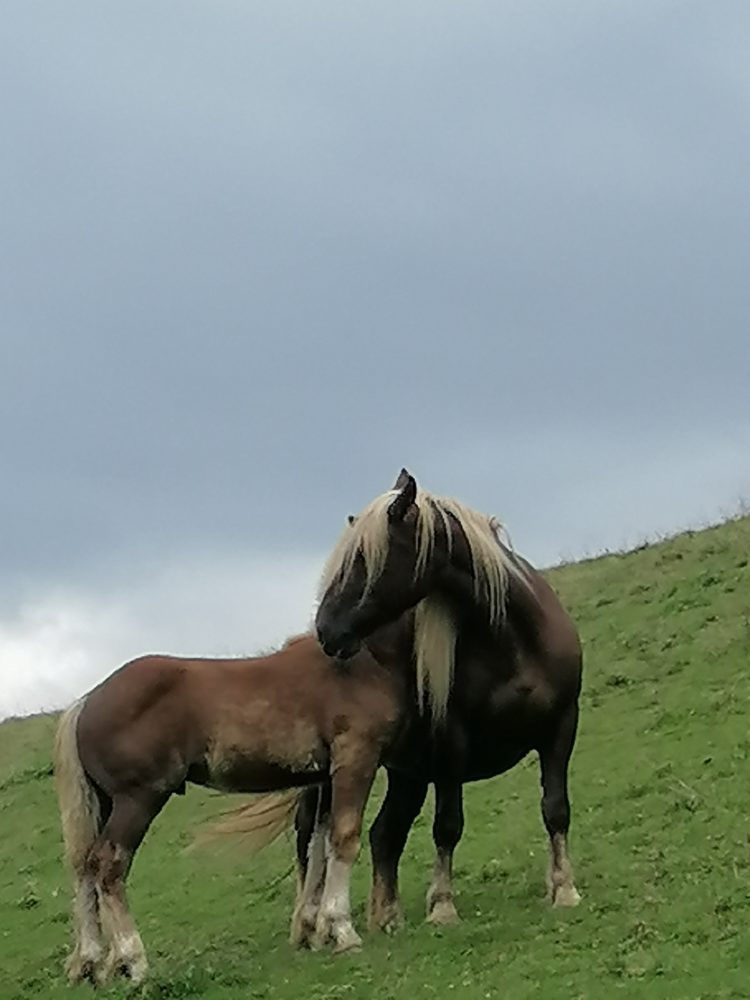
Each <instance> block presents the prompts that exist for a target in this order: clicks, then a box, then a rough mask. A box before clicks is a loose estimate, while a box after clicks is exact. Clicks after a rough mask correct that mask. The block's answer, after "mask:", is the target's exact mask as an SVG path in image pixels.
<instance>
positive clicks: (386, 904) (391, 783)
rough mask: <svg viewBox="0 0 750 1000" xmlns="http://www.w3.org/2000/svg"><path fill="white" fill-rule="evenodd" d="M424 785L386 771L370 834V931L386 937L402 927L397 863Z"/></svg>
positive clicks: (421, 798) (424, 789) (419, 804)
mask: <svg viewBox="0 0 750 1000" xmlns="http://www.w3.org/2000/svg"><path fill="white" fill-rule="evenodd" d="M426 795H427V782H426V781H423V780H422V779H421V778H412V777H410V776H409V775H406V774H403V773H402V772H400V771H388V791H387V792H386V796H385V799H384V800H383V805H382V806H381V807H380V812H379V813H378V815H377V817H376V819H375V822H374V823H373V824H372V828H371V830H370V851H371V854H372V890H371V892H370V903H369V925H370V929H371V930H381V931H385V932H386V933H388V934H390V933H392V932H393V931H395V930H398V928H399V927H400V926H401V924H402V923H403V912H402V909H401V902H400V900H399V895H398V863H399V861H400V859H401V855H402V854H403V851H404V847H405V846H406V838H407V837H408V836H409V830H411V827H412V824H413V823H414V820H415V819H416V817H417V816H418V815H419V812H420V810H421V808H422V806H423V805H424V800H425V797H426Z"/></svg>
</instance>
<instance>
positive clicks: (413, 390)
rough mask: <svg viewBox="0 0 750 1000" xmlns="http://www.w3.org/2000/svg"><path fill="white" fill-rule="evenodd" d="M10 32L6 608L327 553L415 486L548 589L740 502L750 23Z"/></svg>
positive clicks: (506, 15) (226, 11)
mask: <svg viewBox="0 0 750 1000" xmlns="http://www.w3.org/2000/svg"><path fill="white" fill-rule="evenodd" d="M6 28H7V29H8V31H7V32H6V36H5V41H4V42H3V50H4V51H3V52H2V58H1V59H0V67H1V68H0V77H2V79H1V80H0V84H1V85H0V104H1V105H2V108H1V114H0V119H1V120H2V123H3V124H2V128H3V132H4V146H5V148H6V155H5V156H4V157H3V159H2V163H1V164H0V175H1V176H0V191H1V192H2V194H0V197H1V198H2V200H3V207H2V218H3V231H2V236H1V237H0V253H2V260H1V261H0V267H1V270H2V279H0V280H2V283H3V287H2V301H3V326H4V335H3V341H4V350H3V353H4V355H5V357H4V361H3V364H2V366H1V368H0V410H1V415H2V425H1V426H0V444H1V451H2V464H3V470H2V479H3V489H2V491H0V520H1V522H2V524H3V526H4V528H3V536H4V545H3V548H4V553H3V560H2V570H1V571H0V574H1V575H2V577H3V588H4V590H5V591H6V592H8V593H10V592H11V591H13V590H14V589H17V588H18V587H21V586H23V587H24V588H29V587H30V588H32V590H33V586H34V581H36V580H38V579H49V578H52V579H59V580H66V579H71V580H76V582H78V583H80V582H81V581H85V580H86V579H89V578H92V579H93V576H92V574H94V573H95V571H96V567H97V566H101V565H103V564H106V565H107V566H108V567H110V568H111V567H112V566H114V565H119V566H120V567H122V566H127V565H129V563H130V562H131V561H132V560H133V559H138V558H141V557H143V558H145V557H146V555H150V556H159V555H161V557H163V558H164V559H165V560H167V559H169V558H172V557H176V554H177V553H180V552H186V551H187V552H189V551H191V550H193V549H205V548H207V549H211V548H212V547H213V548H216V549H232V548H235V547H236V548H237V549H247V550H250V549H256V550H268V551H278V550H285V549H286V550H297V551H305V552H318V551H320V550H324V549H325V548H327V547H328V545H329V544H330V542H331V540H332V536H333V534H334V533H335V532H336V531H337V530H338V527H339V525H340V524H341V523H342V520H343V517H344V515H345V514H346V513H347V512H348V511H349V510H350V509H356V508H357V507H358V506H360V505H361V504H362V503H363V502H365V501H366V500H368V499H369V498H370V497H371V496H372V495H373V494H374V493H376V492H379V491H381V490H382V489H385V488H386V487H387V486H389V485H390V482H391V480H392V478H393V476H394V475H395V473H396V472H397V471H398V468H399V467H400V465H401V464H403V463H406V464H408V465H410V466H411V467H413V469H414V471H415V472H416V473H417V474H418V475H421V477H422V478H423V479H424V481H425V483H426V485H427V486H429V487H431V488H433V489H435V490H438V491H445V492H452V493H456V494H458V495H461V496H462V497H464V498H465V499H467V500H469V501H470V502H474V503H476V504H477V505H481V506H484V507H486V508H488V509H492V510H496V511H498V512H499V513H500V514H501V515H504V516H505V517H506V518H507V519H508V521H509V523H510V527H511V530H512V533H513V535H514V537H515V539H516V541H517V543H518V544H519V546H520V547H521V548H523V549H524V550H526V551H531V552H532V554H535V555H538V557H540V558H554V556H555V555H556V554H558V553H560V552H562V551H568V550H573V551H575V550H577V549H580V548H581V547H584V546H585V545H587V544H589V543H591V544H600V543H602V541H607V540H608V539H609V540H610V541H612V542H613V543H615V544H616V543H619V542H620V541H621V539H622V537H623V535H626V534H629V533H632V532H633V531H637V527H638V526H637V525H636V524H631V523H630V522H631V520H632V517H630V514H631V513H632V511H637V512H638V517H639V518H640V519H641V522H640V523H642V525H643V530H651V529H652V528H654V527H662V526H664V527H668V526H669V523H666V522H668V521H669V517H670V516H671V517H672V518H673V521H672V522H671V523H672V524H673V526H677V525H678V524H679V523H681V522H682V520H683V519H684V518H690V517H692V516H702V515H703V513H704V511H708V512H709V513H710V512H711V511H714V510H715V508H716V505H717V504H719V503H723V502H725V501H726V502H731V501H732V500H733V499H734V494H735V491H736V492H739V491H741V490H742V489H747V488H749V484H748V467H747V464H746V460H745V459H744V458H743V456H744V455H746V454H747V450H746V449H747V445H748V443H750V442H749V441H748V410H747V402H746V399H747V396H746V383H747V373H748V370H750V347H749V346H748V338H747V334H746V330H745V324H746V317H747V314H748V306H750V301H749V300H750V285H748V282H747V263H748V260H747V233H748V223H750V218H749V215H750V209H749V207H748V199H747V196H746V178H747V176H748V171H749V170H750V135H749V132H748V116H747V111H746V108H747V100H748V96H750V93H749V92H750V71H748V70H747V67H746V62H745V59H744V56H743V55H742V51H743V46H742V44H741V42H740V39H741V38H742V36H743V34H744V35H745V37H747V30H748V29H750V11H749V10H748V8H747V7H746V5H743V4H729V3H718V4H712V5H710V6H709V5H696V4H682V3H680V4H678V3H666V2H663V3H658V2H657V3H653V2H650V3H645V2H644V3H634V4H633V3H631V4H627V5H603V4H600V3H577V4H576V5H574V6H573V7H570V5H559V4H535V5H533V6H532V5H526V4H502V5H500V4H480V3H462V4H460V5H455V4H440V3H429V4H427V3H420V4H411V5H410V4H399V5H396V4H390V5H388V4H386V5H383V4H378V5H375V6H360V5H358V6H356V7H350V6H344V5H338V6H336V7H329V8H322V7H319V6H317V5H316V6H315V7H313V6H311V5H307V4H284V3H274V4H267V5H245V4H237V3H214V4H211V5H203V4H192V3H184V2H181V3H179V4H169V3H166V4H160V5H158V6H157V7H155V6H154V5H153V4H144V3H130V4H128V5H121V6H119V7H118V8H114V7H112V6H110V5H107V6H101V5H94V4H80V3H67V4H65V5H64V7H63V6H59V5H53V4H28V5H26V4H24V5H21V4H17V5H15V6H14V7H13V9H12V10H10V9H9V10H8V11H6ZM735 466H736V477H735V476H734V473H733V470H734V468H735ZM727 491H731V496H726V495H725V494H726V493H727Z"/></svg>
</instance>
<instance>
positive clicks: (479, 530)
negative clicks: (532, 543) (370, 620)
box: [320, 489, 525, 723]
mask: <svg viewBox="0 0 750 1000" xmlns="http://www.w3.org/2000/svg"><path fill="white" fill-rule="evenodd" d="M398 494H399V491H398V490H396V489H394V490H389V491H388V492H387V493H384V494H383V495H382V496H379V497H376V498H375V500H373V501H372V502H371V503H370V504H368V505H367V507H365V509H364V510H363V511H362V512H361V513H360V514H359V515H358V516H357V517H356V518H354V519H353V521H351V523H350V524H349V525H348V526H347V528H346V529H345V530H344V532H343V534H342V536H341V538H340V539H339V541H338V543H337V545H336V547H335V548H334V550H333V552H332V553H331V555H330V557H329V559H328V561H327V563H326V565H325V568H324V570H323V578H322V581H321V588H320V594H321V596H322V595H323V594H324V593H325V591H326V590H327V589H328V588H329V587H330V586H331V584H333V583H338V585H340V586H343V585H344V584H345V583H346V581H347V579H348V578H349V576H350V574H351V572H352V569H353V567H354V562H355V560H356V558H357V554H358V553H360V552H361V553H362V557H363V559H364V565H365V573H366V581H365V593H367V591H368V589H369V588H370V587H372V585H373V584H374V583H375V581H376V580H377V579H378V577H379V576H380V574H381V573H382V572H383V569H384V567H385V562H386V559H387V556H388V508H389V507H390V505H391V504H392V503H393V501H394V500H395V498H396V497H397V496H398ZM416 506H417V525H416V532H417V557H416V562H415V566H414V575H415V577H416V576H418V575H419V574H420V573H421V572H422V570H423V569H424V567H425V566H426V565H427V563H428V561H429V558H430V555H431V553H432V550H433V547H434V544H435V536H436V533H437V531H438V528H439V526H440V525H441V524H442V525H443V526H444V528H445V531H446V534H447V537H448V539H449V541H450V539H451V537H452V531H451V526H450V518H451V517H453V518H455V520H456V521H457V522H458V524H459V525H460V527H461V529H462V530H463V533H464V535H465V537H466V541H467V543H468V546H469V549H470V551H471V558H472V563H473V566H474V587H475V593H476V596H477V600H478V601H479V602H481V603H483V604H484V605H485V606H486V608H487V614H488V619H489V622H488V624H489V625H490V626H493V627H497V626H499V625H500V624H501V623H502V620H503V616H504V613H505V602H506V597H507V591H508V579H509V576H510V575H511V574H512V575H514V576H518V577H520V578H522V579H523V578H525V573H524V570H523V568H522V567H521V565H520V564H519V563H518V562H516V560H515V559H514V558H513V556H512V554H511V550H510V544H509V541H508V539H507V533H506V532H505V530H504V528H503V526H502V525H501V524H500V522H499V521H498V520H497V519H496V518H494V517H492V518H491V517H488V516H487V515H485V514H480V513H479V512H478V511H475V510H472V509H471V508H470V507H467V506H466V505H465V504H462V503H460V502H459V501H458V500H453V499H450V498H448V497H439V496H435V495H433V494H431V493H427V492H426V491H423V490H420V491H419V492H418V493H417V497H416ZM501 535H502V536H503V537H501ZM456 635H457V632H456V623H455V621H454V620H453V617H452V615H451V613H450V609H449V608H448V607H446V606H445V605H444V604H443V603H442V602H441V601H440V600H439V599H438V598H435V597H426V598H425V599H424V600H422V601H420V602H419V604H418V605H417V607H416V609H415V618H414V663H415V670H416V677H417V691H418V695H419V702H420V707H421V708H422V709H424V707H425V704H429V707H430V713H431V717H432V721H433V723H438V722H440V721H441V720H442V719H444V717H445V713H446V710H447V707H448V697H449V695H450V692H451V687H452V685H453V669H454V662H455V653H456Z"/></svg>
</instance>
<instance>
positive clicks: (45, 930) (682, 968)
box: [0, 518, 750, 1000]
mask: <svg viewBox="0 0 750 1000" xmlns="http://www.w3.org/2000/svg"><path fill="white" fill-rule="evenodd" d="M748 553H750V519H747V518H744V519H737V520H734V521H731V522H728V523H726V524H724V525H721V526H719V527H715V528H711V529H708V530H706V531H702V532H699V533H687V534H684V535H680V536H678V537H675V538H673V539H670V540H668V541H666V542H664V543H661V544H657V545H653V546H649V547H647V548H645V549H643V550H641V551H638V552H635V553H631V554H615V555H610V556H607V557H604V558H600V559H596V560H593V561H586V562H584V563H579V564H573V565H568V566H564V567H559V568H556V569H553V570H551V571H549V573H548V576H549V578H550V579H551V581H552V583H553V585H554V586H555V587H556V588H557V590H558V591H559V592H560V594H561V596H562V598H563V600H564V602H565V603H566V605H567V606H568V607H569V608H570V610H571V611H572V613H573V615H574V617H575V618H576V620H577V622H578V623H579V626H580V629H581V633H582V636H583V640H584V646H585V653H586V669H585V681H584V693H583V698H582V721H581V730H580V737H579V742H578V746H577V749H576V754H575V757H574V763H573V769H572V802H573V810H574V817H573V823H574V826H573V836H572V849H573V852H574V860H575V862H576V866H577V873H578V882H579V884H580V886H581V889H582V891H583V893H584V897H585V898H584V902H583V904H582V906H581V907H580V908H579V909H578V910H577V911H575V912H573V913H570V914H553V913H550V912H548V911H547V909H546V907H545V906H544V903H543V900H542V896H543V875H544V867H545V864H546V845H545V837H544V833H543V829H542V825H541V820H540V817H539V807H538V798H539V794H538V776H537V769H536V763H535V761H533V760H532V759H529V760H528V761H526V762H525V763H524V764H523V765H522V766H520V767H519V768H517V769H516V770H515V771H513V772H512V773H511V774H509V775H506V776H504V777H502V778H499V779H496V780H494V781H491V782H483V783H481V784H477V785H474V786H471V787H470V788H469V789H468V793H467V809H466V813H467V829H466V833H465V836H464V840H463V843H462V845H461V847H460V848H459V853H458V871H457V885H458V888H459V891H460V896H459V907H460V910H461V913H462V915H463V917H464V921H463V923H462V924H461V925H460V926H459V927H457V928H454V929H451V930H450V931H445V932H442V933H441V932H438V931H434V930H432V929H429V928H427V927H426V926H425V925H424V924H423V923H422V919H423V894H424V891H425V889H426V885H427V881H428V875H429V868H430V864H431V855H432V848H431V843H430V836H429V826H430V820H431V804H429V803H428V805H427V807H426V808H425V811H424V813H423V815H422V818H421V819H420V821H419V823H418V826H417V828H416V829H415V832H414V834H413V836H412V839H411V841H410V843H409V846H408V848H407V855H406V861H405V865H404V870H403V877H402V889H403V895H404V900H405V904H406V908H407V917H408V921H409V925H408V927H407V929H406V930H405V932H404V933H403V935H402V936H400V937H399V938H394V939H388V938H382V937H371V936H367V937H366V939H365V951H364V952H363V953H362V954H361V955H359V956H356V957H351V958H344V959H341V960H334V959H331V958H329V957H328V956H321V955H309V954H303V955H297V954H294V953H292V952H291V950H290V949H289V946H288V945H287V943H286V933H287V923H288V918H289V911H290V901H291V896H292V892H293V885H292V880H291V878H289V877H287V878H284V877H283V876H284V873H285V872H286V871H287V870H288V866H289V858H290V845H289V844H285V843H281V844H279V845H276V846H275V847H274V848H272V849H271V851H270V852H269V853H268V854H267V855H266V856H264V857H262V858H261V859H258V860H256V862H255V863H254V864H246V863H245V862H244V861H243V859H242V858H241V857H234V856H232V854H231V853H228V852H227V853H224V854H222V855H219V856H216V855H214V854H206V853H204V854H197V855H187V856H186V855H185V854H183V853H182V851H181V847H182V846H183V845H184V844H185V843H186V842H187V840H188V838H189V835H190V831H191V829H192V828H193V826H194V824H195V823H196V821H200V820H202V819H203V818H205V817H207V816H208V815H210V814H212V813H215V812H217V811H219V810H220V809H221V808H222V807H223V806H224V805H225V803H226V800H225V799H222V798H221V797H219V796H215V795H211V794H210V793H205V792H202V791H200V790H191V791H190V793H189V794H188V796H186V798H185V799H184V800H175V801H174V803H173V804H170V806H169V807H168V808H167V809H166V810H165V813H164V814H163V815H162V817H160V819H159V820H158V821H157V823H156V824H155V828H154V830H153V832H152V833H151V834H150V835H149V837H148V839H147V842H146V844H145V845H144V847H143V849H142V851H141V853H140V854H139V857H138V860H137V862H136V865H135V869H134V872H133V877H132V881H131V893H130V895H131V902H132V906H133V909H134V912H135V914H136V917H137V919H138V921H139V924H140V926H141V930H142V932H143V935H144V939H145V942H146V946H147V948H148V949H149V952H150V957H151V960H152V967H153V976H152V979H151V981H150V982H149V983H148V985H147V986H146V987H145V989H144V991H143V992H142V993H139V995H140V996H143V997H145V998H147V1000H150V998H156V997H201V998H206V1000H230V998H231V1000H234V998H237V1000H239V998H240V997H241V998H243V1000H245V998H249V997H268V998H279V1000H292V998H295V1000H296V998H298V997H300V996H305V997H308V998H310V1000H322V998H336V997H370V996H372V995H373V992H374V991H377V994H378V998H379V1000H380V998H384V1000H385V998H389V997H391V998H400V997H409V998H411V997H412V996H416V997H442V996H451V995H457V994H458V993H459V992H460V993H461V995H462V996H466V997H477V998H480V997H481V998H485V997H495V996H497V997H500V996H503V997H510V998H513V1000H519V998H524V997H549V998H558V997H559V998H563V997H565V998H591V1000H599V998H601V997H602V996H605V995H607V994H608V993H609V992H612V991H616V992H617V995H618V996H624V997H633V998H640V997H646V996H647V997H648V998H649V1000H654V998H660V997H665V998H666V997H669V998H689V1000H700V998H704V997H705V998H709V997H710V998H711V1000H716V998H735V997H750V986H749V984H750V947H749V946H748V936H747V927H748V924H749V923H750V920H749V918H750V898H749V891H748V890H749V887H750V842H749V841H748V822H747V820H748V792H747V788H748V785H747V775H748V773H749V772H748V755H749V754H750V737H749V734H748V730H749V728H750V727H748V705H749V704H750V681H749V679H748V678H749V676H750V671H749V670H748V666H750V570H749V569H748V555H747V554H748ZM54 725H55V719H54V717H46V716H40V717H36V718H32V719H28V720H23V721H12V722H9V723H6V724H4V725H2V726H0V786H1V787H0V833H1V835H0V970H1V971H0V976H2V982H0V995H2V996H3V997H6V996H9V997H14V998H18V1000H21V998H23V1000H28V998H32V997H33V998H45V1000H46V998H50V1000H55V998H58V997H60V998H62V997H68V998H75V997H77V996H82V997H83V996H88V995H89V994H88V992H87V991H86V989H84V988H81V989H80V990H70V989H68V988H67V986H66V985H65V984H64V982H63V981H62V977H61V973H60V969H61V962H62V958H63V955H64V952H65V949H66V947H67V943H68V930H67V910H68V885H67V880H66V878H65V875H64V873H63V871H62V868H61V865H60V861H59V850H60V845H59V828H58V820H57V815H56V810H55V802H54V794H53V788H52V780H51V777H50V775H49V749H50V743H51V735H52V731H53V730H54ZM379 791H380V789H378V790H376V794H375V796H374V797H373V803H372V806H371V814H372V810H373V809H374V808H376V807H377V804H378V801H379ZM368 869H369V866H368V864H367V862H366V859H365V858H364V857H363V859H362V861H361V862H360V864H359V865H358V868H357V873H356V880H355V898H356V901H357V905H358V911H359V921H360V924H362V909H363V904H364V899H365V894H366V888H367V882H368V878H369V870H368ZM128 995H129V991H128V989H127V987H125V986H116V987H114V988H113V989H112V990H109V991H106V992H105V996H108V997H109V996H112V997H125V996H128Z"/></svg>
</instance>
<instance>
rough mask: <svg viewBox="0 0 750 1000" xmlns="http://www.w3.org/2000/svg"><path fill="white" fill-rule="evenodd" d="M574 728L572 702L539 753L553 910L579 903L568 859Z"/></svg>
mask: <svg viewBox="0 0 750 1000" xmlns="http://www.w3.org/2000/svg"><path fill="white" fill-rule="evenodd" d="M577 726H578V704H577V702H574V703H573V704H572V705H571V706H570V707H569V708H568V710H567V711H566V713H565V714H564V715H563V716H562V717H561V718H560V722H559V725H558V728H557V730H556V732H555V733H554V735H553V736H552V738H551V739H550V740H549V741H548V742H547V743H546V744H545V745H544V746H543V747H542V748H540V750H539V762H540V764H541V769H542V817H543V819H544V825H545V827H546V828H547V833H548V834H549V843H550V866H549V872H548V876H547V893H548V898H549V901H550V902H551V903H552V905H553V906H577V904H578V903H579V902H580V901H581V897H580V895H579V893H578V890H577V889H576V887H575V883H574V882H573V867H572V865H571V863H570V859H569V857H568V828H569V827H570V801H569V799H568V763H569V761H570V755H571V753H572V752H573V744H574V743H575V738H576V729H577Z"/></svg>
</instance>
